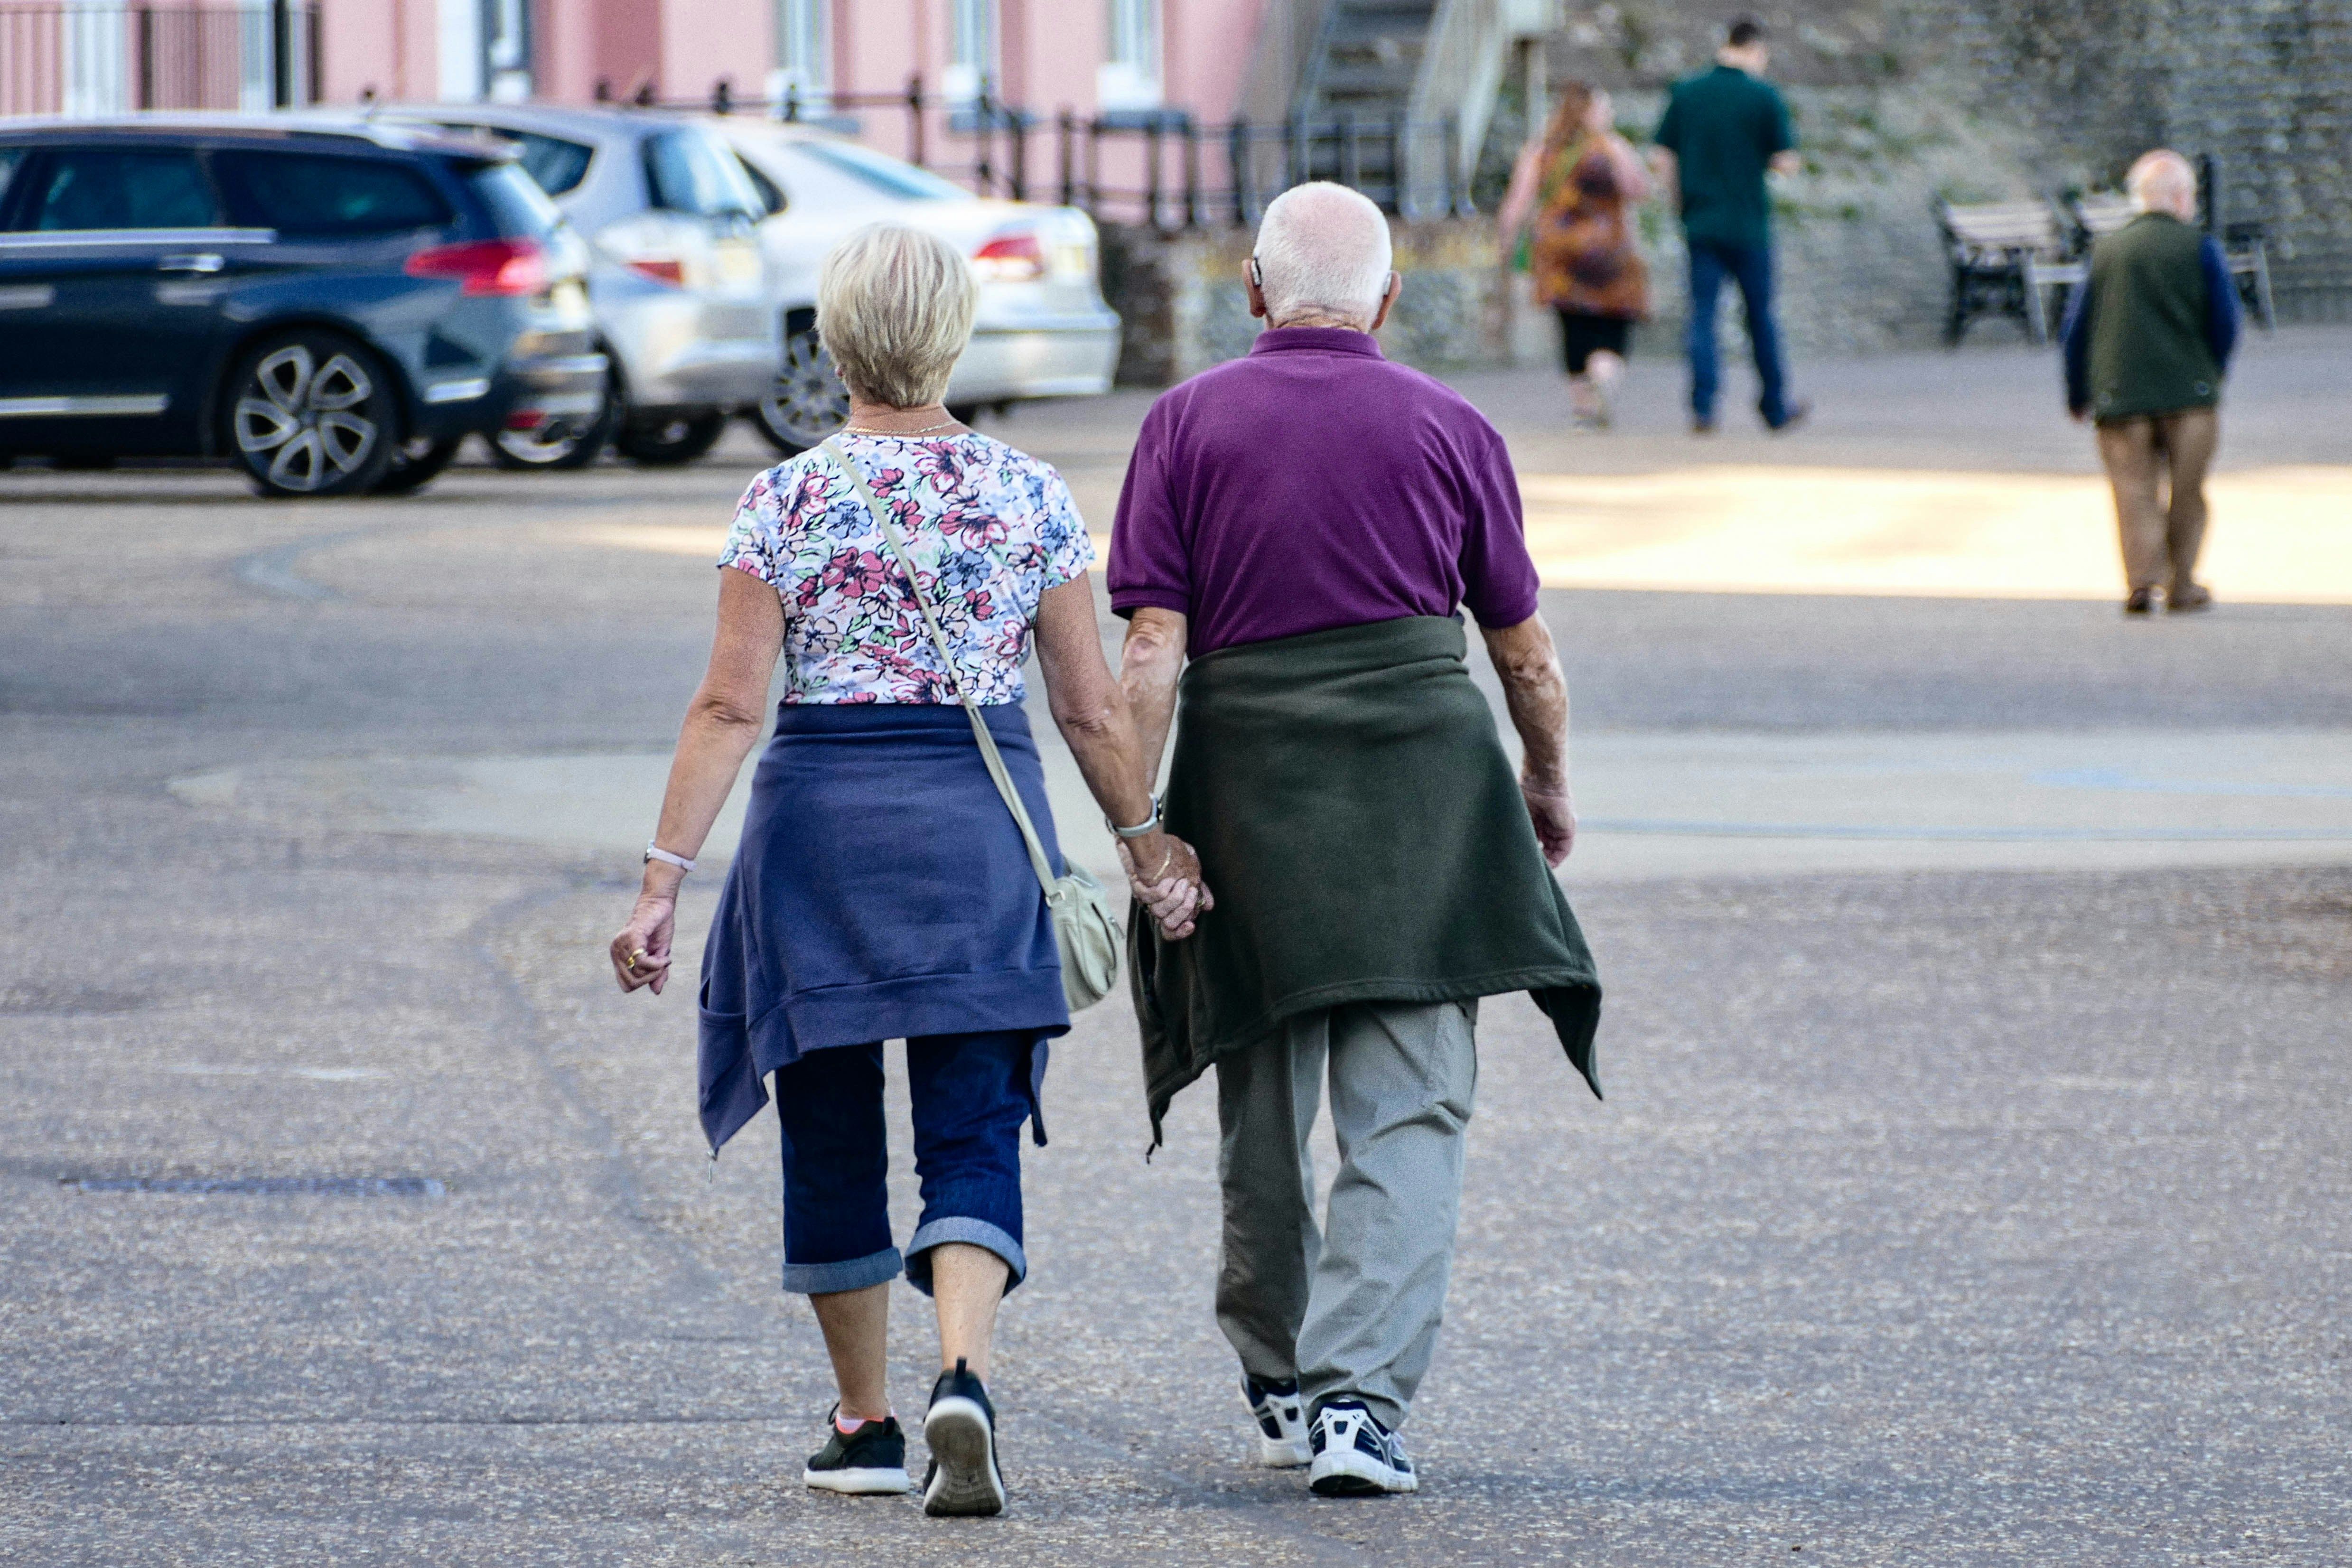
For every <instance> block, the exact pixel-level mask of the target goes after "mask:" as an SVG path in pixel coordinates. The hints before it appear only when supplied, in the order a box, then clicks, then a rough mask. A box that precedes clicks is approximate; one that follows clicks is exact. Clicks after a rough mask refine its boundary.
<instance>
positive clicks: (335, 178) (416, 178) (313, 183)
mask: <svg viewBox="0 0 2352 1568" xmlns="http://www.w3.org/2000/svg"><path fill="white" fill-rule="evenodd" d="M217 162H218V163H219V164H220V166H221V167H222V169H223V170H224V172H225V173H226V174H227V176H228V179H229V181H230V183H231V184H233V185H235V186H236V187H237V188H238V189H239V190H240V191H241V192H242V194H243V195H244V196H245V198H246V202H247V205H249V206H250V208H251V209H252V215H253V220H254V221H255V222H256V223H257V224H258V225H259V226H262V227H264V228H274V229H276V230H278V232H279V233H280V234H289V235H321V236H336V235H348V236H359V235H369V234H400V233H404V232H406V231H407V230H410V229H417V228H442V227H445V226H447V225H448V224H449V222H450V221H451V220H452V218H453V217H454V216H456V215H455V214H453V213H451V212H450V210H449V204H448V203H447V202H446V201H444V200H443V199H442V196H441V193H440V192H438V191H436V190H435V189H434V188H433V183H432V182H431V181H430V180H428V179H426V178H425V175H424V174H423V173H422V172H421V171H419V170H416V169H413V168H410V167H409V166H408V165H407V164H405V163H393V162H391V161H389V160H387V159H383V158H345V157H339V156H336V155H335V154H333V153H247V152H239V153H221V154H219V155H218V159H217Z"/></svg>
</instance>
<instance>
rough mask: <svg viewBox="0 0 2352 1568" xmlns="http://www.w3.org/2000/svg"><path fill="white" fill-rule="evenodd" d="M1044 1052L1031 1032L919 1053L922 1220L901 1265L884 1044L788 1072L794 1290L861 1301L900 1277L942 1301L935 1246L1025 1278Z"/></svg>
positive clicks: (940, 1040)
mask: <svg viewBox="0 0 2352 1568" xmlns="http://www.w3.org/2000/svg"><path fill="white" fill-rule="evenodd" d="M1045 1051H1046V1045H1045V1041H1044V1040H1043V1039H1041V1038H1039V1037H1037V1035H1036V1034H1035V1033H1034V1032H1032V1031H1029V1030H1013V1031H1007V1032H997V1033H992V1034H971V1035H932V1036H928V1037H919V1038H916V1039H911V1040H908V1042H907V1079H908V1097H909V1099H910V1100H912V1101H913V1109H914V1118H915V1173H916V1176H917V1178H918V1179H919V1182H920V1184H921V1189H922V1197H923V1213H922V1217H921V1219H920V1220H919V1222H918V1223H917V1225H916V1227H915V1234H914V1235H913V1236H912V1237H908V1242H907V1249H906V1252H905V1254H904V1256H903V1258H902V1257H901V1255H900V1253H899V1250H898V1248H897V1247H894V1246H892V1245H891V1242H890V1197H889V1192H888V1188H887V1181H886V1179H887V1175H888V1173H889V1167H890V1154H889V1147H888V1140H887V1131H886V1130H885V1127H884V1123H883V1118H882V1046H881V1043H880V1042H878V1041H877V1042H876V1043H874V1044H872V1045H865V1046H835V1047H829V1048H827V1049H824V1050H816V1051H811V1052H809V1053H808V1054H807V1055H805V1056H803V1057H802V1058H800V1060H798V1061H796V1062H794V1063H793V1064H792V1065H791V1066H789V1067H785V1068H778V1069H777V1072H776V1115H777V1121H779V1123H780V1124H781V1125H782V1130H783V1165H784V1289H787V1290H791V1291H794V1292H798V1293H801V1294H804V1295H811V1296H822V1295H829V1294H831V1293H833V1292H835V1291H837V1290H861V1289H865V1288H866V1286H868V1285H879V1284H881V1283H882V1282H883V1281H885V1280H887V1279H896V1278H898V1273H899V1270H900V1269H901V1268H904V1269H905V1271H906V1275H907V1279H908V1282H909V1283H911V1284H912V1285H913V1286H914V1287H915V1289H918V1290H920V1291H922V1292H923V1293H924V1294H925V1295H929V1294H930V1289H931V1263H930V1249H931V1248H932V1247H937V1246H939V1245H940V1244H941V1243H942V1242H950V1241H961V1242H969V1243H970V1244H971V1245H972V1246H974V1247H986V1248H987V1249H988V1250H989V1251H991V1252H993V1253H995V1254H996V1255H997V1256H998V1257H999V1258H1003V1259H1004V1261H1005V1264H1006V1266H1007V1267H1008V1268H1011V1270H1012V1274H1011V1277H1010V1278H1009V1279H1007V1280H1006V1282H1005V1287H1004V1288H1005V1289H1006V1290H1007V1291H1008V1292H1009V1291H1011V1290H1012V1289H1013V1287H1015V1286H1017V1285H1019V1284H1020V1283H1021V1281H1022V1280H1023V1279H1024V1278H1026V1277H1027V1275H1028V1272H1029V1259H1028V1258H1027V1256H1026V1255H1025V1254H1024V1253H1023V1251H1022V1249H1021V1123H1022V1122H1023V1121H1031V1120H1033V1119H1034V1123H1035V1127H1036V1137H1037V1142H1040V1143H1043V1142H1045V1122H1044V1119H1043V1118H1042V1117H1041V1116H1040V1115H1039V1114H1038V1104H1037V1090H1038V1080H1039V1079H1042V1078H1043V1077H1044V1076H1045Z"/></svg>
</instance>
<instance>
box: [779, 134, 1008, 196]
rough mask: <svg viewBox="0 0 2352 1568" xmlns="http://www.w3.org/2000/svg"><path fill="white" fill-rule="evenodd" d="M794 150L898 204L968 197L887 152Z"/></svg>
mask: <svg viewBox="0 0 2352 1568" xmlns="http://www.w3.org/2000/svg"><path fill="white" fill-rule="evenodd" d="M793 152H795V153H801V154H802V155H803V156H804V157H809V158H814V159H815V160H816V161H817V162H818V163H823V164H824V165H825V166H826V167H828V168H831V169H835V170H838V171H839V172H840V173H842V174H848V175H850V176H852V177H853V178H855V179H856V180H858V181H860V182H862V183H863V184H867V185H870V186H871V187H873V188H874V189H875V190H877V191H879V192H881V193H882V194H883V195H889V196H897V197H898V198H899V199H900V200H901V201H910V202H943V201H962V200H965V199H967V198H968V197H969V196H970V195H971V193H970V192H969V191H966V190H965V189H964V188H963V187H962V186H961V185H955V184H949V183H948V182H947V181H945V180H942V179H940V177H939V176H938V175H937V174H927V173H925V172H924V171H923V170H920V169H918V168H917V167H915V165H913V164H912V163H901V162H900V161H899V160H898V159H896V158H893V157H891V156H890V155H889V154H888V153H877V152H875V151H874V150H873V149H872V148H870V147H860V146H859V145H857V143H856V142H814V141H812V142H795V143H793Z"/></svg>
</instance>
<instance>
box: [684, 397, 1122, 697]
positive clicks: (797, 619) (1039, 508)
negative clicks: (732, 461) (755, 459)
mask: <svg viewBox="0 0 2352 1568" xmlns="http://www.w3.org/2000/svg"><path fill="white" fill-rule="evenodd" d="M839 445H840V447H841V448H842V450H843V451H844V452H845V453H846V454H847V456H848V458H849V460H850V461H851V462H853V463H856V465H857V469H858V472H859V473H861V474H862V475H864V476H865V479H866V483H867V484H868V485H870V486H872V487H873V489H874V495H875V499H876V500H879V501H880V502H881V503H882V504H883V505H884V506H887V507H888V508H889V509H890V510H891V513H892V515H893V516H894V517H895V518H896V519H897V521H898V531H899V532H900V533H901V534H902V535H903V536H904V537H905V539H906V541H907V547H908V550H909V551H910V552H912V553H913V555H914V557H915V566H916V570H917V572H918V573H919V574H920V575H921V578H922V584H923V592H924V593H925V594H926V595H928V596H929V599H930V603H931V611H932V613H933V614H934V615H936V616H939V620H940V631H941V632H942V633H944V634H945V636H946V637H947V642H948V646H949V647H950V648H952V649H953V650H954V652H955V656H956V669H957V673H958V675H959V676H960V677H961V680H962V682H963V689H964V690H965V691H967V692H969V693H970V694H971V697H972V699H973V700H975V701H978V702H984V703H1000V702H1018V701H1020V700H1022V699H1023V698H1024V696H1025V695H1026V692H1025V690H1024V686H1023V682H1022V679H1021V666H1022V664H1023V663H1024V661H1025V660H1026V659H1027V658H1028V657H1029V633H1030V629H1031V627H1032V626H1034V625H1035V624H1036V620H1037V601H1038V600H1039V599H1040V598H1042V597H1043V596H1044V595H1045V590H1046V589H1048V588H1055V587H1059V586H1060V585H1061V584H1065V583H1068V582H1071V581H1074V580H1075V579H1076V578H1078V577H1081V576H1084V575H1085V574H1086V570H1087V566H1088V565H1089V564H1091V563H1093V561H1094V543H1093V541H1091V540H1089V539H1088V538H1087V529H1086V524H1085V523H1084V522H1083V521H1081V520H1080V519H1079V517H1078V508H1077V503H1076V501H1074V500H1071V499H1070V488H1069V486H1068V485H1066V484H1065V483H1063V481H1062V476H1061V475H1059V474H1057V473H1055V471H1054V469H1053V467H1052V466H1051V465H1050V464H1046V463H1041V462H1039V461H1038V460H1037V459H1036V458H1032V457H1030V456H1029V455H1028V454H1026V453H1024V452H1018V451H1015V450H1013V448H1012V447H1008V446H1006V445H1005V444H1004V443H1003V442H1002V441H999V440H995V439H993V438H992V437H987V436H981V435H975V434H966V435H961V436H939V437H906V436H845V437H841V438H840V442H839ZM719 565H721V566H732V567H734V568H736V569H737V570H738V571H742V572H749V573H750V574H751V575H753V576H754V577H757V578H759V579H761V581H762V582H765V583H767V584H771V585H772V586H773V587H774V589H775V590H776V593H777V595H779V596H780V597H781V598H782V600H783V603H784V647H783V658H784V668H785V674H786V679H787V687H786V690H785V694H784V700H785V701H787V702H953V701H955V700H956V694H955V692H954V691H953V690H952V689H950V686H949V684H948V682H947V681H946V679H944V678H943V671H942V670H941V668H940V656H939V651H938V650H937V649H936V648H934V647H932V646H931V639H930V634H929V632H928V631H926V630H925V629H924V626H923V616H922V612H921V611H920V610H919V609H918V608H917V607H916V605H915V601H914V598H913V596H912V595H909V594H908V591H907V578H906V574H905V573H904V572H902V571H900V570H899V568H898V562H897V560H896V559H895V558H894V557H893V556H892V554H891V552H890V543H889V541H888V540H887V539H886V538H884V537H883V533H882V530H881V529H880V528H879V527H878V526H877V524H876V523H875V521H874V519H873V517H872V515H871V514H870V513H869V512H867V510H866V504H865V502H864V501H863V500H860V499H859V498H858V494H857V489H856V486H854V485H852V484H851V483H850V482H849V477H848V476H847V475H846V474H844V473H843V472H842V471H841V469H840V468H837V467H836V466H835V464H834V462H833V459H832V458H828V457H827V456H826V455H825V454H824V451H823V450H822V449H812V450H810V451H806V452H803V453H802V454H801V455H800V456H799V457H797V458H792V459H790V460H789V461H787V462H782V463H779V464H777V465H776V466H775V467H774V468H770V469H769V470H768V471H767V472H766V473H764V474H761V476H760V477H759V478H758V479H753V480H752V481H751V489H749V490H746V491H745V492H744V494H743V504H742V505H741V506H740V507H739V508H738V509H737V510H736V512H735V526H734V528H733V530H732V531H730V532H729V534H728V536H727V550H726V553H724V554H723V555H721V556H720V557H719Z"/></svg>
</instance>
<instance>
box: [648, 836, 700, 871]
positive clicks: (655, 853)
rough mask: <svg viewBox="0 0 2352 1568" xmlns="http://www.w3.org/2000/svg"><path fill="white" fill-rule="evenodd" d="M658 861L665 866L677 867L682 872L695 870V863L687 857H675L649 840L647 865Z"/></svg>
mask: <svg viewBox="0 0 2352 1568" xmlns="http://www.w3.org/2000/svg"><path fill="white" fill-rule="evenodd" d="M656 860H658V861H660V862H661V863H662V864H663V865H665V866H675V867H677V868H678V869H679V870H681V871H691V870H693V869H694V862H693V861H691V860H689V859H688V858H686V857H685V856H683V855H673V854H671V853H670V852H669V851H668V850H667V849H665V848H663V847H661V846H660V845H658V844H656V843H654V842H653V841H652V840H651V839H648V840H646V864H648V865H651V864H652V863H653V862H654V861H656Z"/></svg>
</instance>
